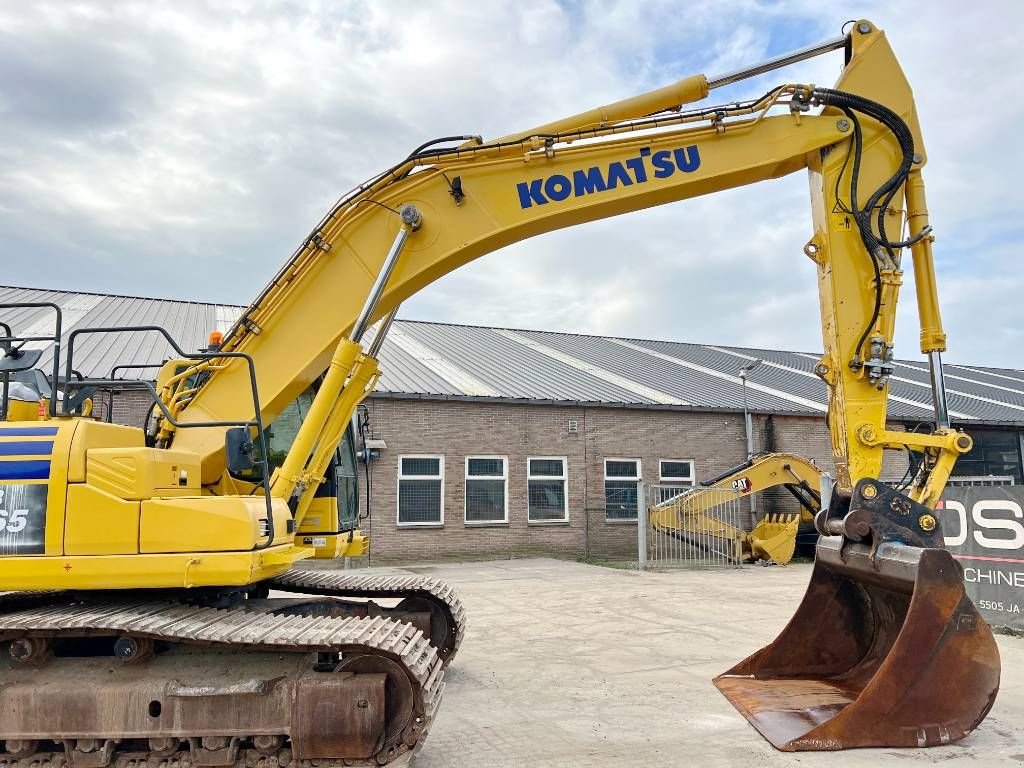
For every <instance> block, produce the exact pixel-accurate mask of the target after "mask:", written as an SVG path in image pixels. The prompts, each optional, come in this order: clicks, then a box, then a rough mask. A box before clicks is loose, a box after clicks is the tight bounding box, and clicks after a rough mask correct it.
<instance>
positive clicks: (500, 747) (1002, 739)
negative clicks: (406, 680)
mask: <svg viewBox="0 0 1024 768" xmlns="http://www.w3.org/2000/svg"><path fill="white" fill-rule="evenodd" d="M388 570H396V571H400V570H405V571H409V572H414V573H417V574H429V575H431V576H434V577H437V578H440V579H445V580H448V581H451V582H453V583H455V584H457V585H458V587H459V588H460V591H461V594H462V599H463V601H464V602H465V603H466V607H467V611H468V614H469V620H470V625H469V630H468V634H467V637H466V641H465V643H464V645H463V647H462V650H461V651H460V652H459V655H458V657H457V658H456V659H455V661H454V663H453V664H452V666H451V667H450V668H449V670H448V673H447V676H446V679H447V690H446V691H445V698H444V701H443V703H442V706H441V713H440V715H439V716H438V719H437V721H436V723H435V724H434V727H433V729H432V731H431V734H430V736H429V738H428V739H427V742H426V744H425V745H424V748H423V750H422V751H421V752H420V754H419V756H418V758H417V760H416V762H415V765H416V766H417V768H468V767H469V766H472V767H473V768H520V767H522V768H526V767H527V766H529V767H530V768H584V767H590V766H644V767H645V768H656V767H661V766H665V767H666V768H668V766H672V768H678V767H679V766H684V765H692V764H696V765H700V766H701V768H714V767H716V766H732V765H748V766H749V765H759V764H762V763H768V764H771V765H773V766H774V765H779V766H802V767H805V768H814V767H816V766H828V767H829V768H838V767H839V766H843V768H845V767H846V766H853V767H856V766H876V765H878V764H879V762H882V761H886V762H892V763H893V764H915V763H916V764H928V763H940V762H941V763H942V764H943V765H949V764H951V763H958V762H963V763H964V764H967V763H970V764H972V765H986V766H987V765H1021V764H1024V727H1022V723H1024V638H1013V637H999V645H1000V650H1001V652H1002V657H1003V682H1002V688H1001V692H1000V695H999V698H998V700H997V702H996V705H995V707H994V709H993V711H992V713H991V714H990V715H989V717H988V719H987V720H986V721H985V722H984V723H983V724H982V726H981V727H980V728H979V729H978V730H977V731H976V732H975V733H974V734H972V735H971V736H970V737H968V739H966V740H965V741H963V742H960V743H959V744H956V745H952V746H948V747H941V748H933V749H928V750H898V749H884V750H854V751H848V752H844V753H806V752H805V753H797V754H785V753H781V752H777V751H775V750H774V749H773V748H772V747H771V746H769V745H768V743H767V742H766V741H764V740H763V739H762V738H761V736H760V735H759V734H758V733H757V732H756V731H755V730H754V729H753V727H751V726H750V725H748V723H747V721H746V720H745V719H744V718H743V717H742V716H741V715H740V714H739V713H738V712H737V711H736V710H735V709H733V707H732V705H730V704H729V702H728V701H726V699H725V698H724V697H723V696H722V695H721V694H720V693H719V692H718V691H717V689H715V687H714V686H713V685H712V683H711V678H712V677H713V676H714V675H715V674H717V673H719V672H722V671H723V670H725V669H727V668H728V667H729V666H731V665H732V664H733V663H735V662H736V661H738V660H739V659H741V658H742V657H744V656H746V655H748V654H749V653H751V652H752V651H754V650H756V649H757V648H758V647H760V646H762V645H764V644H765V643H767V642H769V641H771V640H772V639H773V638H774V637H775V635H776V634H777V632H778V631H779V630H780V629H781V628H782V626H783V625H784V624H785V622H786V621H787V620H788V619H789V617H790V615H791V614H792V612H793V610H794V609H795V607H796V605H797V603H798V602H799V600H800V598H801V596H802V595H803V591H804V587H805V585H806V583H807V579H808V578H809V576H810V571H811V568H810V566H809V565H794V566H790V567H788V568H757V567H747V568H744V569H742V570H722V571H713V572H711V571H703V572H701V571H676V572H668V573H638V572H635V571H625V570H614V569H609V568H603V567H599V566H592V565H585V564H582V563H575V562H567V561H559V560H550V559H533V560H503V561H492V562H481V563H462V564H443V565H429V566H419V567H410V568H407V569H388Z"/></svg>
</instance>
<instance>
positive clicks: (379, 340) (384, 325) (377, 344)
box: [366, 307, 398, 358]
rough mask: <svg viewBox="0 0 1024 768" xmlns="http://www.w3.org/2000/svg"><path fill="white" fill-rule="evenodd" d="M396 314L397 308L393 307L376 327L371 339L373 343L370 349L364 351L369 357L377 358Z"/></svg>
mask: <svg viewBox="0 0 1024 768" xmlns="http://www.w3.org/2000/svg"><path fill="white" fill-rule="evenodd" d="M397 314H398V307H395V308H394V309H392V310H391V311H390V312H388V313H387V314H386V315H385V316H384V319H383V320H381V321H380V325H379V326H377V335H376V336H374V337H373V341H372V342H371V343H370V348H369V349H368V350H367V351H366V354H368V355H369V356H370V357H373V358H377V357H379V356H380V355H379V353H380V348H381V347H382V346H384V339H386V338H387V335H388V331H390V330H391V324H392V323H393V322H394V321H395V315H397Z"/></svg>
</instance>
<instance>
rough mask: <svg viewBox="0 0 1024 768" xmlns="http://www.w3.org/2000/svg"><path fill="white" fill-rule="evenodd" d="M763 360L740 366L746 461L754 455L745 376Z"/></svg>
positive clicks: (752, 500) (754, 502) (754, 509)
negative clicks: (745, 435)
mask: <svg viewBox="0 0 1024 768" xmlns="http://www.w3.org/2000/svg"><path fill="white" fill-rule="evenodd" d="M763 362H764V360H762V359H761V358H757V360H754V361H753V362H751V363H747V364H746V365H744V366H743V367H742V368H740V383H742V384H743V428H744V429H745V430H746V433H747V461H750V460H751V459H752V458H753V457H754V420H753V419H752V418H751V416H750V409H749V408H748V407H747V376H748V375H749V374H750V372H751V371H752V370H754V369H755V368H757V366H759V365H760V364H761V363H763ZM755 512H757V500H756V498H755V494H753V493H752V494H750V515H751V518H753V516H754V513H755Z"/></svg>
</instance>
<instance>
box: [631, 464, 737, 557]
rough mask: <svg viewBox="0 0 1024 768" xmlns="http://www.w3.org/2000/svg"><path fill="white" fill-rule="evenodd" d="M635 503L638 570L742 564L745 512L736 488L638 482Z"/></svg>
mask: <svg viewBox="0 0 1024 768" xmlns="http://www.w3.org/2000/svg"><path fill="white" fill-rule="evenodd" d="M639 502H640V503H639V509H640V520H639V524H638V525H637V555H638V557H637V559H638V563H639V567H640V568H641V570H643V569H652V568H738V567H739V566H741V565H742V563H743V539H744V530H743V525H742V521H743V516H744V510H743V509H742V497H741V496H740V495H739V494H738V493H737V492H735V491H733V490H731V489H708V488H688V487H681V486H679V485H664V484H647V483H643V484H641V486H640V499H639ZM645 502H646V503H645Z"/></svg>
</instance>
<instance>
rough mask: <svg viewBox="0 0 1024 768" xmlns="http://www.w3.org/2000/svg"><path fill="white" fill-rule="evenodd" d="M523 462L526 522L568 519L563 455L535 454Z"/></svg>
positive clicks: (562, 520) (549, 521)
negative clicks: (524, 468) (526, 506)
mask: <svg viewBox="0 0 1024 768" xmlns="http://www.w3.org/2000/svg"><path fill="white" fill-rule="evenodd" d="M526 465H527V468H526V486H527V496H528V507H529V509H528V511H527V519H528V521H529V522H531V523H551V522H562V523H564V522H566V521H567V520H568V519H569V500H568V498H567V497H566V487H565V485H566V471H565V465H566V460H565V457H564V456H562V457H554V456H537V457H534V458H529V459H527V460H526Z"/></svg>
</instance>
